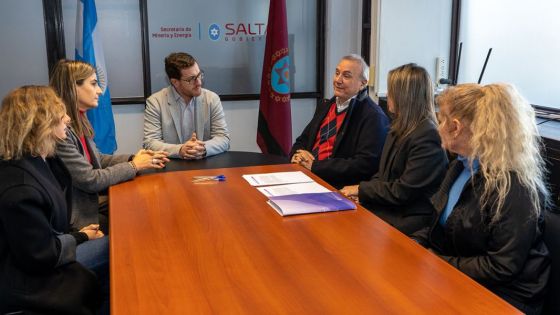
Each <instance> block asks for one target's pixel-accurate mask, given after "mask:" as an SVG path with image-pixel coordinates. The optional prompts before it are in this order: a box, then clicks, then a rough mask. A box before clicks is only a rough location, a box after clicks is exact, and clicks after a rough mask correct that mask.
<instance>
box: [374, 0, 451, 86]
mask: <svg viewBox="0 0 560 315" xmlns="http://www.w3.org/2000/svg"><path fill="white" fill-rule="evenodd" d="M372 12H373V13H374V14H373V15H372V24H373V29H372V37H371V42H372V45H371V49H372V54H371V55H372V59H371V60H373V61H372V63H373V64H374V65H375V75H374V79H375V87H374V90H375V92H376V93H377V94H379V95H385V94H386V93H387V73H388V72H389V70H391V69H393V68H395V67H398V66H400V65H403V64H406V63H410V62H414V63H417V64H418V65H420V66H422V67H424V68H426V70H427V71H428V73H430V76H431V77H432V80H433V81H435V78H436V76H435V72H436V58H437V57H443V58H446V59H449V42H450V36H451V1H449V0H372ZM447 64H449V60H447Z"/></svg>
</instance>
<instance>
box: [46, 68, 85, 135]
mask: <svg viewBox="0 0 560 315" xmlns="http://www.w3.org/2000/svg"><path fill="white" fill-rule="evenodd" d="M94 73H95V68H94V67H93V66H92V65H90V64H89V63H85V62H82V61H77V60H66V59H61V60H60V61H58V63H57V64H56V66H55V68H54V70H53V72H52V75H51V80H50V86H52V88H53V89H54V90H55V91H56V93H57V94H58V95H59V96H60V98H61V99H62V101H63V102H64V104H65V105H66V112H67V113H68V116H70V118H71V119H72V122H71V126H72V129H73V130H74V131H75V132H76V134H77V135H78V136H79V137H81V136H85V137H88V138H92V137H93V128H92V127H91V124H90V122H89V120H88V119H87V116H86V115H85V114H84V115H80V112H79V109H78V91H77V90H76V86H78V85H80V86H81V85H82V84H84V81H85V80H86V79H87V78H89V77H91V76H92V75H93V74H94Z"/></svg>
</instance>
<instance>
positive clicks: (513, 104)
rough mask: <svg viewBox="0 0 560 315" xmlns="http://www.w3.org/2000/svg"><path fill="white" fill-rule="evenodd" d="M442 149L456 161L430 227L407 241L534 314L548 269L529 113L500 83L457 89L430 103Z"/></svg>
mask: <svg viewBox="0 0 560 315" xmlns="http://www.w3.org/2000/svg"><path fill="white" fill-rule="evenodd" d="M438 104H439V119H440V125H439V133H440V135H441V138H442V142H443V146H444V147H445V148H446V149H448V150H449V151H451V152H453V153H456V154H458V156H459V158H458V159H457V160H455V161H454V162H453V163H451V165H450V168H449V170H448V172H447V175H446V178H445V180H444V181H443V183H442V186H441V188H440V191H439V192H438V193H437V194H436V195H434V197H433V198H432V201H433V204H434V206H435V208H436V210H437V211H438V213H439V216H438V219H437V220H436V221H435V222H434V224H433V226H432V227H431V228H428V229H425V230H423V231H421V232H419V233H417V234H416V235H414V238H415V239H417V240H419V241H420V242H421V243H422V244H424V245H426V246H429V247H430V248H431V249H432V250H433V251H434V252H435V253H437V254H438V255H440V256H441V257H442V258H443V259H445V260H447V261H448V262H449V263H450V264H451V265H453V266H454V267H456V268H457V269H459V270H461V271H462V272H464V273H465V274H467V275H468V276H470V277H471V278H473V279H474V280H476V281H478V282H479V283H481V284H482V285H484V286H486V287H487V288H488V289H490V290H491V291H493V292H494V293H496V294H497V295H499V296H501V297H502V298H504V299H505V300H506V301H508V302H510V303H511V304H513V305H514V306H516V307H518V308H519V309H520V310H521V311H523V312H525V313H527V314H539V313H540V308H541V305H542V297H543V293H544V290H545V287H546V283H547V280H548V276H549V272H550V267H549V261H548V251H547V248H546V246H545V244H544V243H543V240H542V230H541V222H542V221H541V220H540V218H541V210H542V209H543V207H544V206H545V205H546V204H547V200H548V198H547V197H548V192H547V189H546V186H545V183H544V179H543V172H544V163H543V160H542V159H541V157H540V155H539V135H538V133H537V127H536V124H535V115H534V112H533V109H532V107H531V106H530V105H529V103H528V102H527V101H526V100H524V99H523V98H522V97H521V96H520V94H519V93H518V92H517V90H516V89H515V88H514V87H513V86H511V85H507V84H490V85H486V86H480V85H477V84H463V85H458V86H456V87H452V88H449V89H447V90H446V91H445V92H443V93H442V94H441V95H440V96H439V97H438Z"/></svg>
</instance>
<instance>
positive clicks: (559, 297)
mask: <svg viewBox="0 0 560 315" xmlns="http://www.w3.org/2000/svg"><path fill="white" fill-rule="evenodd" d="M544 222H545V227H544V242H545V243H546V246H547V247H548V251H549V252H550V258H551V269H550V278H549V279H548V292H547V294H546V299H545V302H544V307H543V312H542V315H549V314H550V315H552V314H555V315H558V314H560V213H559V212H555V211H545V217H544Z"/></svg>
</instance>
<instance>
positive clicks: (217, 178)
mask: <svg viewBox="0 0 560 315" xmlns="http://www.w3.org/2000/svg"><path fill="white" fill-rule="evenodd" d="M211 180H215V181H218V182H223V181H225V180H226V176H225V175H214V176H193V179H192V182H193V183H200V182H206V181H211Z"/></svg>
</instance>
